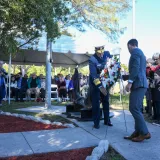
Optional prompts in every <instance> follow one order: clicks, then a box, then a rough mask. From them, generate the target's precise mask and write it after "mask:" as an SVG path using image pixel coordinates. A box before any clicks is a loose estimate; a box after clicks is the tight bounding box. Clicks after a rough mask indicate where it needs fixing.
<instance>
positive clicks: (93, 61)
mask: <svg viewBox="0 0 160 160" xmlns="http://www.w3.org/2000/svg"><path fill="white" fill-rule="evenodd" d="M105 64H106V61H105V59H104V58H99V57H98V56H97V55H96V54H94V55H93V56H91V58H90V59H89V72H90V75H89V84H90V85H93V86H96V87H100V86H102V83H101V82H100V79H99V78H100V73H101V71H102V70H103V69H104V66H105Z"/></svg>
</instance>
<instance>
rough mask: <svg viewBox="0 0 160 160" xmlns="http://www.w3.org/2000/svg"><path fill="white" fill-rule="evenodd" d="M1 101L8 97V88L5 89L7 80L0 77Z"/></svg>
mask: <svg viewBox="0 0 160 160" xmlns="http://www.w3.org/2000/svg"><path fill="white" fill-rule="evenodd" d="M0 79H1V80H0V82H1V83H0V99H3V98H4V97H5V95H6V88H5V78H4V77H3V76H0Z"/></svg>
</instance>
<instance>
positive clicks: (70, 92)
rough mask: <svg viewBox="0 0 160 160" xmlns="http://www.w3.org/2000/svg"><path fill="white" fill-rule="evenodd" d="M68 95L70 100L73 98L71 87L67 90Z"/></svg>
mask: <svg viewBox="0 0 160 160" xmlns="http://www.w3.org/2000/svg"><path fill="white" fill-rule="evenodd" d="M68 97H69V99H70V101H71V102H72V101H73V99H74V90H73V89H72V90H69V91H68Z"/></svg>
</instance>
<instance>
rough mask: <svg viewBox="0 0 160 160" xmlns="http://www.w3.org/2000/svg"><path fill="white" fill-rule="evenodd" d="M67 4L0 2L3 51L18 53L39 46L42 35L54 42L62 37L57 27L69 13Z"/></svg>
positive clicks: (38, 0) (26, 0)
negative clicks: (24, 47)
mask: <svg viewBox="0 0 160 160" xmlns="http://www.w3.org/2000/svg"><path fill="white" fill-rule="evenodd" d="M66 3H67V1H66V0H63V1H61V0H32V1H30V0H3V1H0V37H1V38H0V48H1V49H2V51H3V52H4V53H16V52H17V50H18V49H20V48H21V47H22V46H24V45H26V44H32V45H33V44H36V42H37V38H39V37H40V36H41V33H42V31H46V32H47V33H48V35H47V36H48V38H49V39H51V40H52V41H53V40H54V39H55V38H57V37H58V36H60V30H59V25H58V23H59V22H61V23H65V21H66V20H67V18H66V15H67V14H68V13H69V10H68V8H67V7H66V6H67V4H66Z"/></svg>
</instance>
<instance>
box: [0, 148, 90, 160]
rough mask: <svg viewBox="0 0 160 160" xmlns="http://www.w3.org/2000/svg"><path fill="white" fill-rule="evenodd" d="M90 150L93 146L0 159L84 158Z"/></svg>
mask: <svg viewBox="0 0 160 160" xmlns="http://www.w3.org/2000/svg"><path fill="white" fill-rule="evenodd" d="M92 150H93V147H91V148H83V149H76V150H71V151H64V152H55V153H46V154H37V155H31V156H21V157H10V158H0V160H85V159H86V157H87V156H89V155H91V153H92Z"/></svg>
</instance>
